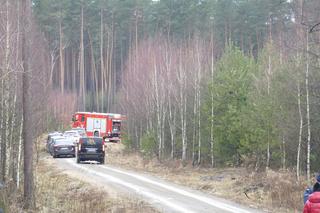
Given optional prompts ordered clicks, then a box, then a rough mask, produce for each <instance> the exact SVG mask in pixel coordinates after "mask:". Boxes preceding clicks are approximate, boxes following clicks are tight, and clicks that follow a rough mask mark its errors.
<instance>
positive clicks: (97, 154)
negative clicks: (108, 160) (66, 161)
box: [77, 137, 105, 164]
mask: <svg viewBox="0 0 320 213" xmlns="http://www.w3.org/2000/svg"><path fill="white" fill-rule="evenodd" d="M104 156H105V151H104V141H103V140H102V138H100V137H84V138H80V139H79V143H78V146H77V163H80V162H81V161H86V160H95V161H98V162H100V163H101V164H104Z"/></svg>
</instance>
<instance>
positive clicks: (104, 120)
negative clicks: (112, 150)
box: [72, 112, 123, 142]
mask: <svg viewBox="0 0 320 213" xmlns="http://www.w3.org/2000/svg"><path fill="white" fill-rule="evenodd" d="M122 119H123V116H122V115H120V114H115V113H97V112H76V113H75V114H74V115H73V117H72V128H84V129H85V130H86V133H87V135H88V136H95V137H103V138H104V139H105V141H106V142H120V140H121V139H120V138H121V137H120V136H121V134H120V133H121V132H120V131H121V121H122Z"/></svg>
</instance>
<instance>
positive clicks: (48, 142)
mask: <svg viewBox="0 0 320 213" xmlns="http://www.w3.org/2000/svg"><path fill="white" fill-rule="evenodd" d="M63 138H65V137H63V136H62V135H60V134H58V135H54V136H50V137H48V140H47V145H46V149H47V152H49V153H50V146H51V144H52V143H53V142H54V140H56V139H63Z"/></svg>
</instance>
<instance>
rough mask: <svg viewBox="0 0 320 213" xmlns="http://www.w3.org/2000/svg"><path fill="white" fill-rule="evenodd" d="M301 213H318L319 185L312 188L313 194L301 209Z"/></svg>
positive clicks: (319, 209) (319, 212)
mask: <svg viewBox="0 0 320 213" xmlns="http://www.w3.org/2000/svg"><path fill="white" fill-rule="evenodd" d="M303 213H320V183H319V182H317V183H316V184H314V186H313V193H312V194H311V195H310V196H309V199H308V200H307V202H306V204H305V205H304V208H303Z"/></svg>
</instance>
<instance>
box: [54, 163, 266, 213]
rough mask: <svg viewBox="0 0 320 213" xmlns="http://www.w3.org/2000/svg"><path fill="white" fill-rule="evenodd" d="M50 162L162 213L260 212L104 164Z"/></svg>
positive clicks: (100, 186)
mask: <svg viewBox="0 0 320 213" xmlns="http://www.w3.org/2000/svg"><path fill="white" fill-rule="evenodd" d="M54 162H55V163H56V164H57V166H58V167H59V168H60V169H62V170H65V171H67V172H68V173H73V174H74V175H76V176H78V177H81V178H82V180H87V181H88V182H90V183H95V184H96V185H97V186H98V187H99V188H112V190H115V191H117V192H119V193H122V194H124V195H126V196H130V197H134V198H137V199H141V200H145V201H147V202H149V203H150V204H151V205H152V206H154V207H155V208H157V209H159V210H160V211H162V212H186V213H199V212H210V213H215V212H216V213H225V212H232V213H253V212H261V211H259V210H255V209H250V208H247V207H244V206H241V205H239V204H236V203H233V202H230V201H227V200H224V199H221V198H217V197H213V196H209V195H206V194H204V193H201V192H199V191H195V190H191V189H188V188H186V187H182V186H178V185H174V184H172V183H169V182H166V181H164V180H162V179H160V178H156V177H152V176H149V175H146V174H138V173H136V172H132V171H127V170H123V169H118V168H115V167H111V166H108V165H96V164H94V163H92V164H90V163H87V164H77V163H76V162H75V159H73V158H59V159H56V160H55V161H54ZM230 193H232V192H231V191H230Z"/></svg>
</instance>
